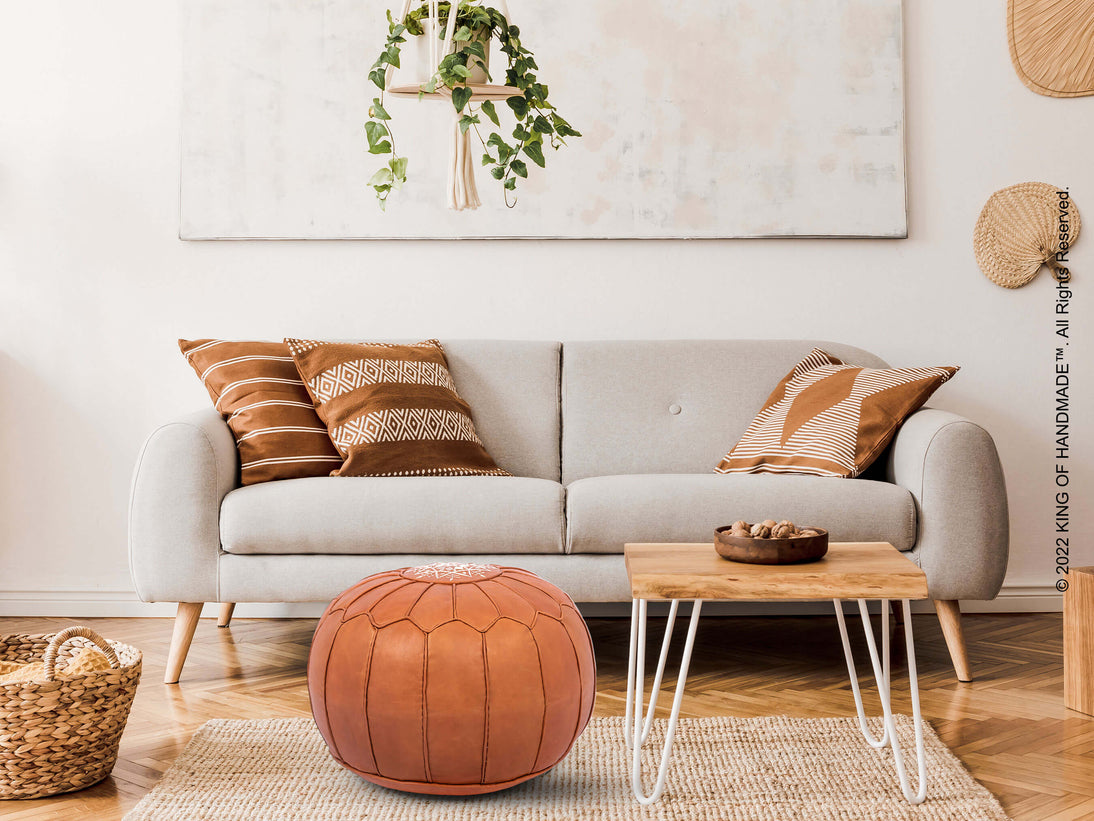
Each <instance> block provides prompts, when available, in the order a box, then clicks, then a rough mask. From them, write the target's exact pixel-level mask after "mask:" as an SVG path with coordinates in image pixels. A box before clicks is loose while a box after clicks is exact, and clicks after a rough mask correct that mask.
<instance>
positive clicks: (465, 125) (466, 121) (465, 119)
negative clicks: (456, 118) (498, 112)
mask: <svg viewBox="0 0 1094 821" xmlns="http://www.w3.org/2000/svg"><path fill="white" fill-rule="evenodd" d="M478 123H479V118H478V117H472V116H471V115H469V114H464V115H463V116H462V117H460V133H461V134H466V133H467V129H469V128H470V127H471V126H473V125H478Z"/></svg>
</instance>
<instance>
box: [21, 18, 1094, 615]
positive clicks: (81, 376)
mask: <svg viewBox="0 0 1094 821" xmlns="http://www.w3.org/2000/svg"><path fill="white" fill-rule="evenodd" d="M522 1H523V0H518V2H522ZM906 6H907V8H906V10H905V18H906V50H907V51H906V60H907V65H906V72H907V109H908V116H907V132H908V169H909V188H910V238H909V239H907V240H903V241H897V240H887V241H861V240H851V241H848V240H844V241H820V240H816V241H814V240H754V241H748V240H745V241H723V242H713V241H712V242H652V241H651V242H645V243H640V242H520V241H511V242H463V243H455V242H420V243H398V242H379V243H368V242H316V243H292V242H289V243H273V242H269V243H263V242H254V243H189V244H188V243H182V242H180V241H179V240H178V239H176V230H177V216H178V215H177V188H178V136H177V135H178V100H179V65H180V54H179V46H178V16H177V11H176V8H175V6H174V4H172V3H166V4H162V3H146V2H136V1H135V0H119V2H115V3H109V4H101V3H100V4H91V5H89V4H81V3H68V2H58V0H39V1H38V2H35V3H23V4H19V5H17V6H13V7H11V8H9V9H6V11H5V21H4V25H3V26H2V27H0V77H2V78H3V80H2V82H0V89H2V92H3V93H2V94H0V277H2V285H3V293H2V298H0V386H2V398H0V407H2V417H0V442H2V444H3V448H2V453H3V460H2V463H0V517H2V521H3V524H4V528H3V531H2V536H0V539H2V541H0V613H8V614H19V613H25V614H31V613H58V614H61V613H65V614H84V615H91V614H94V613H106V612H116V613H121V612H127V613H128V612H144V613H153V612H163V610H162V608H160V609H155V608H151V609H148V608H138V607H134V606H132V605H128V604H127V602H131V601H132V599H133V594H132V592H131V589H130V584H129V574H128V570H127V567H126V550H125V539H126V504H127V494H128V488H129V479H130V471H131V468H132V464H133V459H134V456H135V455H136V452H137V449H138V447H139V446H140V443H141V441H142V440H143V438H144V436H145V435H146V434H147V433H148V432H149V431H150V430H151V428H152V427H153V426H155V425H156V424H158V423H160V422H162V421H164V420H166V419H168V418H170V417H172V416H173V415H175V414H177V413H179V412H181V411H185V410H191V409H194V408H197V407H200V406H201V405H202V404H203V403H205V402H207V401H208V400H207V398H206V396H205V393H204V390H203V389H202V388H201V386H200V384H199V383H198V381H197V379H195V377H194V375H193V373H192V372H191V371H190V369H189V368H188V367H187V366H186V364H185V363H184V361H183V360H182V358H181V356H180V355H179V353H178V350H177V348H176V347H175V339H176V338H177V337H179V336H188V337H200V336H216V335H221V336H226V337H260V338H262V337H265V338H280V337H281V336H283V335H285V334H296V335H301V336H315V337H384V336H401V337H406V336H433V335H436V336H442V337H443V336H448V337H461V336H466V337H473V336H494V337H503V338H504V337H511V338H549V339H575V338H629V337H667V338H671V337H723V336H730V337H787V336H790V337H797V336H803V337H819V338H828V339H835V340H841V341H845V342H849V343H852V344H855V345H859V346H862V347H865V348H868V349H871V350H873V351H875V352H877V353H878V354H879V355H881V356H883V357H885V358H886V359H888V360H889V361H890V362H893V363H895V364H901V365H912V364H929V365H934V364H951V363H953V364H959V365H961V366H962V367H963V370H962V371H961V373H960V374H959V375H958V376H957V377H956V379H955V380H954V381H953V382H951V383H950V384H948V385H947V386H945V387H944V388H943V389H942V392H941V394H940V396H939V397H938V399H937V400H936V402H935V404H936V405H938V406H941V407H945V408H948V409H951V410H954V411H957V412H959V413H963V414H966V415H968V416H970V417H972V418H974V419H976V420H977V421H979V422H981V423H983V424H984V425H985V426H986V427H987V428H988V429H989V430H990V431H991V433H992V434H993V435H994V436H995V438H996V441H997V442H998V444H999V448H1000V451H1001V453H1002V458H1003V462H1004V466H1005V468H1006V473H1007V478H1008V484H1009V487H1010V498H1011V519H1012V534H1013V548H1012V555H1011V566H1010V572H1009V574H1008V577H1007V593H1008V595H1009V596H1010V597H1011V598H1009V599H1008V600H1007V602H1006V604H1005V606H1006V607H1010V608H1014V607H1028V606H1053V605H1054V604H1055V603H1056V601H1057V599H1056V597H1055V595H1053V594H1052V593H1051V585H1052V584H1053V582H1054V581H1055V575H1054V573H1053V567H1054V561H1055V560H1054V554H1053V542H1052V535H1053V534H1052V532H1051V531H1052V521H1051V517H1052V513H1053V509H1052V508H1051V506H1050V505H1051V501H1052V495H1053V493H1054V487H1053V485H1052V478H1051V471H1052V469H1053V460H1052V456H1053V454H1052V450H1051V448H1052V433H1053V430H1052V424H1051V423H1052V418H1051V417H1052V412H1053V411H1052V398H1053V397H1052V394H1051V391H1052V368H1053V362H1052V353H1053V348H1054V346H1055V338H1054V336H1053V328H1052V320H1053V314H1052V311H1053V306H1052V303H1053V298H1054V295H1053V283H1052V281H1051V278H1050V277H1049V276H1048V274H1047V273H1042V275H1041V276H1040V277H1039V278H1038V279H1037V280H1036V281H1035V282H1034V283H1033V284H1032V285H1030V286H1027V287H1026V288H1023V289H1021V290H1019V291H1013V292H1012V291H1006V290H1003V289H1001V288H998V287H996V286H995V285H993V284H991V283H990V282H988V280H986V279H985V278H984V277H983V276H982V275H981V274H980V273H979V271H978V269H977V268H976V265H975V262H974V261H973V257H972V250H971V232H972V227H973V223H974V222H975V220H976V216H977V213H978V212H979V209H980V207H981V206H982V204H983V203H984V201H985V199H986V198H987V197H988V195H989V194H991V192H992V191H994V190H996V189H998V188H1001V187H1003V186H1006V185H1009V184H1012V183H1016V182H1021V181H1025V180H1043V181H1046V182H1051V183H1053V184H1057V185H1067V186H1069V187H1070V189H1071V192H1072V194H1073V196H1074V198H1075V201H1076V203H1077V204H1078V205H1079V207H1080V208H1083V207H1085V208H1086V209H1087V211H1088V213H1089V214H1090V215H1091V219H1092V220H1094V163H1092V162H1091V156H1090V133H1091V127H1092V126H1094V98H1084V99H1074V100H1056V99H1049V98H1045V97H1040V96H1037V95H1035V94H1033V93H1032V92H1030V91H1029V90H1027V89H1026V88H1025V87H1024V86H1023V85H1022V84H1021V83H1020V82H1019V80H1018V78H1017V77H1016V76H1015V74H1014V72H1013V70H1012V69H1011V66H1010V61H1009V57H1008V53H1007V40H1006V31H1005V25H1004V8H1005V4H1002V3H1000V2H999V0H975V1H970V2H967V3H935V2H921V1H920V0H908V2H907V3H906ZM362 13H365V8H364V6H362ZM575 150H579V149H575ZM832 207H833V208H836V207H839V204H838V203H833V204H832ZM1092 225H1094V223H1092ZM1091 230H1094V227H1092V228H1091ZM1073 259H1074V269H1075V272H1076V281H1077V288H1078V289H1079V296H1078V299H1077V302H1076V303H1075V305H1076V307H1077V311H1076V313H1075V314H1074V315H1073V317H1074V319H1073V338H1072V340H1071V345H1070V348H1069V351H1070V352H1071V356H1072V360H1073V367H1074V369H1075V371H1076V373H1075V374H1074V378H1075V381H1076V382H1077V386H1076V389H1075V393H1074V396H1073V401H1074V406H1075V407H1076V408H1078V409H1080V411H1083V410H1084V409H1086V410H1085V416H1084V419H1083V421H1082V422H1079V421H1078V419H1077V420H1076V435H1075V437H1074V442H1073V445H1074V449H1073V457H1074V461H1073V464H1072V467H1073V468H1074V471H1075V480H1074V484H1073V489H1074V490H1076V495H1077V496H1078V497H1079V508H1078V509H1077V510H1075V512H1074V522H1075V528H1074V529H1075V532H1074V534H1073V536H1074V538H1073V544H1077V545H1078V546H1077V547H1076V548H1075V550H1074V553H1073V556H1072V562H1073V564H1075V565H1081V564H1094V544H1092V539H1091V536H1092V535H1094V505H1092V503H1091V499H1092V498H1094V497H1092V496H1091V490H1090V480H1091V473H1092V471H1091V459H1092V452H1091V445H1090V442H1089V437H1090V434H1091V432H1092V427H1091V424H1090V418H1091V417H1090V413H1089V410H1088V409H1089V408H1090V407H1091V406H1092V404H1094V401H1092V400H1094V396H1092V384H1094V376H1091V374H1090V367H1089V366H1090V363H1091V358H1092V354H1094V350H1092V348H1091V345H1090V331H1089V323H1090V321H1094V320H1091V317H1090V315H1089V314H1090V311H1089V307H1088V306H1089V304H1090V297H1089V296H1087V292H1088V290H1089V289H1090V288H1091V287H1092V286H1091V283H1094V238H1087V239H1086V240H1085V242H1084V241H1080V243H1079V245H1078V248H1077V250H1076V252H1075V253H1074V257H1073ZM1080 350H1081V351H1083V352H1084V353H1083V354H1082V355H1080ZM728 444H732V443H727V445H728ZM1041 593H1047V595H1046V596H1045V597H1044V598H1037V597H1036V596H1035V594H1041ZM1023 597H1024V598H1023ZM1031 597H1032V598H1031ZM255 612H257V611H255Z"/></svg>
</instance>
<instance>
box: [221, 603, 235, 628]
mask: <svg viewBox="0 0 1094 821" xmlns="http://www.w3.org/2000/svg"><path fill="white" fill-rule="evenodd" d="M235 609H236V603H235V602H234V601H226V602H221V604H220V614H219V615H218V616H217V627H227V626H228V625H230V624H231V623H232V613H233V612H235Z"/></svg>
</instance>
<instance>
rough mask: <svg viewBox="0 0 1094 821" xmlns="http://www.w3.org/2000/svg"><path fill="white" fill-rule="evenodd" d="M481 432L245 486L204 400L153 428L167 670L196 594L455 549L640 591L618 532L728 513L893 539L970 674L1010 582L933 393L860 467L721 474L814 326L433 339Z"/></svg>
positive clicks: (256, 597)
mask: <svg viewBox="0 0 1094 821" xmlns="http://www.w3.org/2000/svg"><path fill="white" fill-rule="evenodd" d="M443 344H444V348H445V351H446V354H447V356H448V359H449V363H450V367H451V371H452V375H453V378H454V380H455V382H456V385H457V387H458V389H459V391H460V393H461V395H462V396H463V397H464V398H465V399H466V400H467V401H468V403H469V404H470V406H471V409H472V412H473V414H474V419H475V424H476V426H477V429H478V432H479V435H480V436H481V438H482V440H483V442H484V444H485V445H486V447H487V449H488V450H489V452H490V453H491V455H493V457H494V459H495V460H496V461H497V463H498V464H499V465H501V466H502V467H504V468H506V469H508V470H509V471H511V472H512V473H513V474H514V476H513V478H498V477H465V478H420V477H417V478H326V477H324V478H311V479H294V480H288V481H280V482H269V483H266V484H260V485H253V486H249V487H239V486H238V481H239V470H238V460H237V455H236V449H235V444H234V441H233V438H232V434H231V432H230V431H229V430H228V427H227V426H226V425H225V423H224V422H223V421H222V419H221V417H220V416H219V414H217V413H216V412H215V411H214V410H213V409H212V408H211V407H210V408H208V409H206V410H202V411H200V412H197V413H194V414H191V415H189V416H185V417H183V418H181V419H178V420H176V421H173V422H169V423H167V424H165V425H163V426H162V427H160V428H158V429H157V430H155V431H154V432H153V433H152V434H151V435H150V436H149V437H148V440H147V441H146V443H145V444H144V447H143V449H142V450H141V452H140V456H139V458H138V461H137V466H136V470H135V474H134V480H133V488H132V497H131V503H130V526H129V551H130V567H131V570H132V575H133V580H134V584H135V586H136V590H137V593H138V595H139V596H140V598H141V599H142V600H143V601H172V602H178V603H179V615H178V617H177V619H176V623H175V634H174V637H173V640H172V650H171V655H170V658H169V662H168V668H167V675H166V680H167V681H169V682H172V681H177V680H178V677H179V674H180V672H181V669H182V665H183V663H184V661H185V657H186V652H187V650H188V648H189V644H190V640H191V638H192V636H193V632H194V628H195V625H196V624H197V618H198V615H199V614H200V612H201V605H202V603H204V602H222V603H224V604H223V606H222V611H221V612H222V615H221V619H220V622H221V623H222V624H226V623H227V621H228V620H229V619H230V617H231V608H232V606H234V605H233V603H235V602H240V601H245V602H288V601H326V600H329V599H332V598H333V597H334V596H335V595H336V594H337V593H339V592H340V591H342V590H343V589H345V588H346V587H348V586H349V585H350V584H352V583H354V582H355V581H357V580H358V579H361V578H362V577H364V576H368V575H370V574H372V573H376V572H379V571H382V570H388V569H393V568H397V567H401V566H405V565H412V564H418V563H425V562H428V561H436V560H437V558H438V557H439V556H459V557H461V560H466V561H484V562H500V563H504V564H510V565H518V566H521V567H525V568H527V569H529V570H531V571H533V572H535V573H538V574H540V575H542V576H544V577H545V578H547V579H549V580H551V581H553V582H554V583H555V584H558V585H559V586H560V587H562V588H563V589H564V590H566V591H567V592H568V593H569V594H570V595H571V596H572V597H573V598H574V599H575V600H576V601H579V602H611V601H624V600H628V599H629V598H630V596H629V589H628V586H627V581H626V574H625V572H624V568H623V560H622V556H621V553H622V549H623V544H624V543H625V542H643V541H649V542H676V541H693V542H702V541H708V540H711V538H712V530H713V529H714V527H715V526H717V525H722V524H726V523H728V522H730V521H732V520H734V519H738V518H743V519H748V520H755V519H762V518H767V517H769V516H775V517H779V518H781V517H786V518H790V519H792V520H794V521H796V522H801V523H807V524H813V525H820V526H823V527H827V528H828V529H829V531H830V533H831V538H832V539H833V540H836V541H888V542H891V543H892V544H893V545H895V546H896V547H897V548H899V549H900V550H902V551H905V552H906V554H907V555H908V556H909V557H910V558H911V559H912V560H913V561H915V562H917V563H918V564H919V565H920V566H921V567H922V568H923V569H924V571H925V572H926V574H927V578H928V585H929V588H930V592H931V596H932V598H934V599H935V601H936V607H937V609H938V613H939V617H940V619H941V622H942V625H943V628H944V631H945V634H946V638H947V642H948V644H949V648H950V652H951V655H952V657H953V660H954V664H955V668H956V669H957V673H958V677H959V678H961V679H962V680H968V679H969V677H970V676H969V669H968V663H967V660H966V657H965V649H964V641H963V638H962V635H961V629H960V610H959V607H958V604H957V603H958V600H960V599H990V598H993V597H994V596H995V595H996V594H997V593H998V591H999V588H1000V585H1001V584H1002V581H1003V575H1004V573H1005V571H1006V565H1007V553H1008V534H1009V531H1008V521H1007V499H1006V490H1005V486H1004V481H1003V474H1002V469H1001V467H1000V464H999V459H998V456H997V454H996V450H995V445H994V443H993V442H992V439H991V437H990V436H989V435H988V433H987V432H986V431H985V430H984V429H983V428H982V427H980V426H978V425H977V424H975V423H974V422H971V421H968V420H966V419H962V418H960V417H958V416H955V415H954V414H952V413H947V412H945V411H941V410H933V409H923V410H920V411H918V412H917V413H915V414H914V415H913V416H911V417H910V418H909V419H908V420H907V421H906V422H905V424H904V425H903V427H902V428H901V430H900V431H899V433H898V434H897V436H896V439H895V441H894V442H893V444H892V446H891V447H890V448H889V450H888V452H887V453H886V454H885V455H883V456H882V457H881V459H880V460H879V462H878V464H877V465H876V466H875V468H872V469H871V470H870V471H868V474H867V475H868V477H870V478H859V479H853V480H840V479H830V478H817V477H809V476H774V475H728V476H726V475H716V474H714V473H713V472H712V471H713V468H714V466H715V465H716V464H717V463H718V461H719V459H720V458H721V457H722V456H723V455H724V454H725V452H726V451H727V450H728V449H729V448H730V447H731V446H732V445H733V444H734V443H735V442H736V441H737V439H738V438H739V437H740V435H741V434H742V433H743V431H744V430H745V428H746V427H747V425H748V423H749V422H750V421H751V420H752V418H753V416H754V415H755V414H756V412H757V411H758V410H759V408H760V407H761V406H762V405H763V402H764V400H765V399H766V398H767V395H768V394H769V393H770V391H771V390H772V388H773V387H774V386H775V384H776V383H777V382H778V381H779V380H780V379H781V378H782V377H783V376H784V375H785V374H786V373H787V371H789V370H790V368H791V367H792V366H793V365H794V364H795V363H796V362H798V361H799V360H800V359H801V358H802V357H803V356H805V355H806V354H807V353H808V352H809V351H810V350H811V348H812V347H814V346H817V347H821V348H823V349H824V350H826V351H828V352H830V353H832V354H834V355H835V356H837V357H840V358H841V359H843V360H844V361H846V362H850V363H854V364H858V365H865V366H873V367H880V366H884V365H885V363H884V362H882V360H880V359H878V358H877V357H876V356H874V355H873V354H870V353H868V352H866V351H863V350H860V349H857V348H853V347H849V346H847V345H841V344H837V343H830V342H814V341H770V340H765V341H753V340H734V341H719V340H703V341H634V342H628V341H613V342H567V343H565V344H561V343H556V342H515V341H499V340H449V341H443Z"/></svg>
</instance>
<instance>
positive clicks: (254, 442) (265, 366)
mask: <svg viewBox="0 0 1094 821" xmlns="http://www.w3.org/2000/svg"><path fill="white" fill-rule="evenodd" d="M179 349H180V350H181V351H182V353H183V355H184V356H185V357H186V361H187V362H189V363H190V366H191V367H192V368H193V369H194V370H195V371H196V372H197V375H198V376H199V377H201V381H202V382H203V383H204V384H205V389H206V390H207V391H209V396H210V397H212V399H213V406H214V407H215V408H216V409H217V410H218V411H220V412H221V414H222V415H223V416H224V418H225V420H226V421H227V422H228V427H230V428H231V429H232V433H233V434H234V435H235V438H236V447H237V448H238V449H239V463H240V468H241V470H240V476H241V481H242V483H243V484H245V485H255V484H258V483H259V482H269V481H272V480H274V479H302V478H304V477H307V476H329V475H330V472H331V471H332V470H334V469H336V468H337V467H338V466H339V465H341V464H342V457H341V456H339V455H338V451H337V450H335V448H334V445H333V444H332V443H331V440H330V436H328V435H327V426H326V425H324V424H323V421H322V420H321V419H320V418H319V416H318V415H317V414H316V413H315V406H314V405H313V404H312V401H311V397H310V396H309V395H308V390H307V388H305V387H304V383H303V382H302V381H301V379H300V374H298V373H297V372H296V365H295V364H294V363H293V359H292V355H291V354H290V353H289V347H288V346H287V345H285V344H284V343H283V342H230V341H228V340H224V339H195V340H193V341H190V340H186V339H180V340H179Z"/></svg>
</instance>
